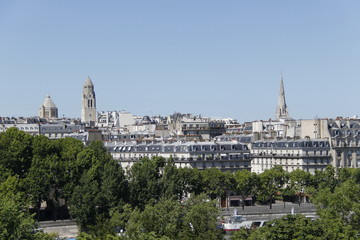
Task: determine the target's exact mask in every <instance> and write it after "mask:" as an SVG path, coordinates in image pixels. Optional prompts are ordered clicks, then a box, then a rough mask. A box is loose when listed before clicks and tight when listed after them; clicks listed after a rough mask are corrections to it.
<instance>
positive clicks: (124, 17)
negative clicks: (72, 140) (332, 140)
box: [0, 0, 360, 122]
mask: <svg viewBox="0 0 360 240" xmlns="http://www.w3.org/2000/svg"><path fill="white" fill-rule="evenodd" d="M359 7H360V3H358V2H356V1H344V2H341V3H339V2H336V1H317V2H311V1H305V2H301V3H300V2H291V3H290V2H286V1H276V2H271V3H269V2H267V1H254V2H251V3H250V2H245V1H228V2H226V4H225V3H223V2H222V3H220V2H217V1H197V2H192V1H176V0H174V1H172V0H164V1H152V2H148V1H137V2H125V1H109V2H107V3H106V4H105V3H96V2H88V1H77V2H71V1H62V2H46V1H36V2H32V3H28V2H21V1H7V2H1V3H0V29H1V36H2V37H1V38H0V52H1V54H0V64H1V66H2V71H0V79H1V82H2V94H1V96H0V101H1V102H2V103H3V104H2V107H1V108H0V116H10V117H11V116H15V117H17V116H24V117H27V116H36V115H37V112H38V108H39V106H40V105H41V103H42V102H43V100H44V98H45V97H46V95H50V96H51V98H52V99H53V101H54V102H55V104H56V105H57V107H58V109H59V117H62V116H63V115H65V116H66V117H74V118H80V113H81V92H82V84H83V82H84V81H85V79H86V78H87V77H88V76H90V78H91V79H92V81H93V82H94V85H95V91H96V94H97V110H98V111H110V110H126V111H128V112H131V113H133V114H136V115H162V116H166V115H170V114H172V113H174V112H182V113H194V114H201V115H203V116H209V117H221V118H225V117H230V118H234V119H237V120H238V121H239V122H244V121H252V120H267V119H269V118H272V119H274V118H275V113H276V106H277V97H278V92H279V85H280V75H281V71H282V73H283V78H284V87H285V92H286V102H287V107H288V109H289V115H290V116H291V117H293V118H294V119H309V118H314V117H316V116H317V117H320V118H322V117H329V118H335V117H337V116H344V117H347V116H349V117H352V116H355V115H358V114H359V115H360V108H359V107H358V104H357V102H358V101H359V100H360V97H359V96H358V94H357V92H358V91H357V89H358V85H359V84H358V81H357V80H358V78H359V76H360V69H358V68H357V62H358V61H359V58H360V45H359V44H358V43H359V42H360V34H359V32H358V29H360V28H359V27H360V26H359V23H360V21H359V20H360V19H359V18H360V16H358V14H357V13H358V10H359Z"/></svg>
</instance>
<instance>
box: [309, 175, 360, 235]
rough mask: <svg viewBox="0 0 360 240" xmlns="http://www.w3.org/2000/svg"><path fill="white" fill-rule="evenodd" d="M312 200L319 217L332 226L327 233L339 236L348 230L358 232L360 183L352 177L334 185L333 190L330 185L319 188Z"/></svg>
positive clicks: (359, 229)
mask: <svg viewBox="0 0 360 240" xmlns="http://www.w3.org/2000/svg"><path fill="white" fill-rule="evenodd" d="M314 202H315V204H316V205H317V207H318V213H319V215H320V217H321V219H322V220H323V221H324V222H325V223H326V225H328V226H332V227H331V228H329V229H328V230H327V233H329V234H331V235H334V236H339V237H341V235H338V234H341V233H344V232H345V233H346V232H349V231H350V230H353V231H356V232H357V233H360V226H359V224H358V223H359V221H360V185H359V184H356V183H354V181H353V180H352V179H350V180H348V181H346V182H344V183H343V184H341V185H340V186H338V187H336V188H335V190H334V192H331V188H330V187H329V188H324V189H322V190H320V191H319V193H318V194H317V196H316V197H315V199H314ZM339 229H341V231H340V230H339Z"/></svg>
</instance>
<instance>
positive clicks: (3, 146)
mask: <svg viewBox="0 0 360 240" xmlns="http://www.w3.org/2000/svg"><path fill="white" fill-rule="evenodd" d="M32 140H33V137H32V136H31V135H29V134H26V133H24V132H23V131H20V130H18V129H17V128H15V127H13V128H9V129H7V130H6V132H4V133H0V165H1V166H2V167H3V168H5V169H7V170H8V171H9V173H10V175H17V176H19V177H20V178H24V177H25V174H26V172H27V171H28V169H29V168H30V166H31V161H32Z"/></svg>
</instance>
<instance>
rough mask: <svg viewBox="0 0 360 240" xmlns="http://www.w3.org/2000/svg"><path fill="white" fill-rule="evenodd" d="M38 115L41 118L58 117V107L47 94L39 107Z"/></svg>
mask: <svg viewBox="0 0 360 240" xmlns="http://www.w3.org/2000/svg"><path fill="white" fill-rule="evenodd" d="M39 117H41V118H57V117H58V108H57V107H56V105H55V104H54V102H53V101H52V100H51V98H50V96H49V95H47V96H46V98H45V100H44V103H43V104H42V105H41V107H40V108H39Z"/></svg>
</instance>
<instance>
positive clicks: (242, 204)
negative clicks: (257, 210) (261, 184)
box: [241, 196, 245, 211]
mask: <svg viewBox="0 0 360 240" xmlns="http://www.w3.org/2000/svg"><path fill="white" fill-rule="evenodd" d="M241 206H242V210H243V211H244V210H245V198H244V196H243V197H242V201H241Z"/></svg>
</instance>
